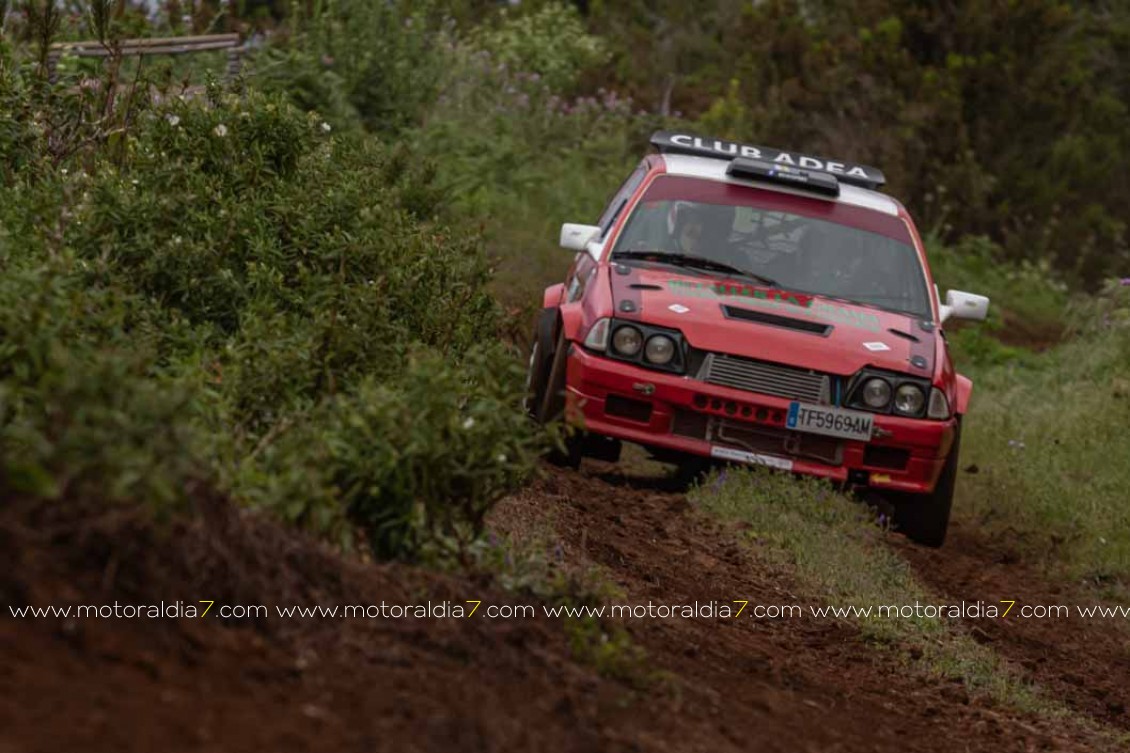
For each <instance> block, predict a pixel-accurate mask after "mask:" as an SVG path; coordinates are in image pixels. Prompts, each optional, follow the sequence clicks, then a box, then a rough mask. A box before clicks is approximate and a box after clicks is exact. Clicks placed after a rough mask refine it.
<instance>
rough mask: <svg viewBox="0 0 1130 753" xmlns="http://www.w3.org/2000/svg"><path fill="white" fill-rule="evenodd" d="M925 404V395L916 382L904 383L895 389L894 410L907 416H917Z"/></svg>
mask: <svg viewBox="0 0 1130 753" xmlns="http://www.w3.org/2000/svg"><path fill="white" fill-rule="evenodd" d="M925 404H926V395H925V394H924V393H923V392H922V390H921V389H920V388H919V387H918V385H916V384H904V385H901V386H900V387H899V388H898V389H897V390H895V410H897V411H898V412H899V413H905V414H907V415H908V416H917V415H918V414H919V413H921V412H922V406H923V405H925Z"/></svg>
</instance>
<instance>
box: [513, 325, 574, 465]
mask: <svg viewBox="0 0 1130 753" xmlns="http://www.w3.org/2000/svg"><path fill="white" fill-rule="evenodd" d="M556 330H557V311H556V310H555V309H546V310H545V311H543V312H542V314H541V317H540V318H539V319H538V327H537V332H536V334H535V336H534V344H533V346H532V347H531V352H530V366H529V374H528V377H527V380H526V381H527V390H526V392H527V398H526V410H527V412H529V414H530V415H531V416H532V417H533V419H534V420H535V421H537V422H538V423H539V424H542V425H548V424H554V423H560V422H561V420H562V419H563V418H564V416H565V367H566V364H567V362H566V357H567V355H568V343H567V341H566V340H565V335H564V333H560V332H557V331H556ZM561 431H562V443H563V445H564V446H563V447H554V448H553V449H552V450H550V451H549V454H548V455H546V459H547V460H549V462H551V463H553V464H554V465H559V466H564V467H567V468H573V469H576V468H580V467H581V447H582V439H583V438H582V436H581V434H580V432H578V431H575V430H571V429H570V428H569V427H567V426H565V425H563V424H562V425H561Z"/></svg>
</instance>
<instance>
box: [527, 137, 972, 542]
mask: <svg viewBox="0 0 1130 753" xmlns="http://www.w3.org/2000/svg"><path fill="white" fill-rule="evenodd" d="M651 143H652V145H653V146H654V147H655V148H656V152H657V153H655V154H651V155H649V156H647V157H646V158H645V159H644V160H643V161H642V162H641V163H640V164H639V166H638V167H637V168H636V170H635V171H634V172H633V173H632V174H631V175H630V176H629V177H628V179H627V180H626V181H625V182H624V184H623V186H621V187H620V189H619V191H617V192H616V194H615V196H613V197H612V200H611V201H610V202H609V204H608V206H607V208H606V209H605V210H604V213H603V215H602V216H601V217H600V220H599V221H598V222H597V224H595V225H581V224H572V223H567V224H565V225H564V226H563V227H562V230H561V245H562V246H563V247H565V248H566V249H569V250H573V251H576V252H577V253H576V258H575V260H574V262H573V265H572V267H571V268H570V269H569V273H568V276H567V278H566V280H565V282H564V283H561V284H558V285H554V286H552V287H550V288H548V289H547V290H546V291H545V299H544V308H543V310H542V313H541V316H540V318H539V321H538V325H537V330H536V333H535V337H534V344H533V348H532V352H531V356H530V371H529V401H528V408H529V410H530V412H531V413H532V414H533V416H534V417H535V418H536V419H537V420H539V421H542V422H550V421H555V420H558V419H560V418H561V417H564V420H565V421H566V423H567V424H568V425H569V426H570V427H575V430H572V431H571V432H570V433H569V439H568V440H567V442H566V448H567V457H566V460H567V461H568V462H570V463H573V464H576V463H579V461H580V457H581V455H582V454H589V455H593V456H597V457H602V458H604V459H611V460H614V459H616V458H618V456H619V449H620V442H621V441H630V442H635V443H638V444H640V445H643V446H644V447H646V448H648V449H649V450H650V451H651V452H652V454H653V455H654V456H655V457H657V458H659V459H660V460H665V461H669V462H675V463H682V464H685V465H691V466H693V465H694V464H695V463H696V461H697V462H698V463H702V462H704V461H706V459H714V460H718V461H729V462H738V463H750V464H760V465H766V466H770V467H772V468H778V469H781V470H785V471H790V472H793V473H799V474H805V475H811V476H819V477H823V478H827V479H830V480H832V481H834V482H838V483H840V484H842V485H844V486H846V487H851V488H855V489H870V490H874V491H876V492H879V493H880V494H882V496H883V497H885V498H886V499H888V500H889V501H890V502H891V504H892V505H893V507H894V512H895V521H896V525H898V527H899V528H900V529H901V530H903V531H904V532H905V533H906V534H907V535H908V536H909V537H910V538H911V539H913V540H915V541H918V542H920V543H923V544H927V545H932V546H939V545H941V543H942V542H943V540H944V539H945V534H946V528H947V526H948V522H949V514H950V506H951V502H952V499H953V492H954V482H955V478H956V472H957V459H958V446H959V442H960V436H961V419H962V416H963V415H964V413H965V411H966V408H967V406H968V404H969V396H970V392H971V391H972V382H971V381H970V380H969V379H967V378H965V377H963V376H961V375H960V374H957V373H956V372H955V371H954V367H953V363H952V361H951V359H950V356H949V352H948V349H947V345H946V339H945V333H944V331H943V325H944V323H945V322H946V321H947V320H948V319H950V318H962V319H975V320H980V319H984V318H985V315H986V313H987V310H988V304H989V302H988V299H987V298H985V297H983V296H978V295H973V294H971V293H963V292H959V291H950V292H949V293H948V294H947V295H946V297H945V302H944V303H943V302H942V301H941V300H940V298H939V293H938V290H937V287H936V286H935V285H934V283H933V280H932V278H931V275H930V270H929V266H928V265H927V261H926V254H925V251H924V248H923V244H922V241H921V239H920V238H919V235H918V231H917V230H916V229H915V226H914V222H913V221H912V220H911V218H910V215H909V214H908V213H907V211H906V209H905V208H904V207H903V206H902V205H901V204H900V203H899V202H898V201H896V200H895V199H893V198H891V197H890V196H887V195H885V194H883V193H880V192H879V191H878V190H877V189H878V188H879V187H881V186H882V185H883V183H884V177H883V174H882V173H881V172H880V171H879V170H876V169H875V168H872V167H866V166H863V165H855V164H850V163H846V162H837V161H834V160H826V159H822V158H817V157H813V156H810V155H804V154H796V153H792V152H785V151H778V150H775V149H768V148H765V147H760V146H752V145H747V144H738V143H734V142H730V141H723V140H720V139H713V138H704V137H700V136H694V135H690V134H684V133H670V132H659V133H656V134H655V135H654V136H653V137H652V140H651Z"/></svg>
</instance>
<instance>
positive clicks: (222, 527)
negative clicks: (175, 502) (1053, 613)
mask: <svg viewBox="0 0 1130 753" xmlns="http://www.w3.org/2000/svg"><path fill="white" fill-rule="evenodd" d="M89 507H90V511H83V510H80V509H76V508H75V506H73V505H70V504H67V505H59V506H55V507H48V508H44V507H42V506H34V505H21V504H11V503H8V504H7V505H6V506H5V505H0V565H3V567H0V597H3V598H0V601H23V602H27V603H50V602H52V601H67V602H103V603H105V602H108V601H109V600H111V599H115V598H120V599H122V600H123V601H124V602H128V603H153V602H154V601H155V600H156V599H157V598H160V597H166V598H167V597H169V596H170V595H172V594H178V595H181V596H184V595H187V596H188V597H189V598H192V595H194V594H201V593H209V594H210V597H214V596H217V595H218V596H219V597H220V598H224V599H226V600H228V601H230V602H231V603H256V602H258V603H272V602H280V601H283V602H295V603H307V604H310V603H360V604H365V603H370V604H371V603H377V602H379V601H381V600H384V599H388V600H389V601H390V602H393V603H395V602H404V603H411V602H419V601H422V600H423V599H425V598H432V599H452V600H457V599H465V598H468V594H474V595H475V598H482V599H485V600H493V601H494V602H496V603H506V602H511V603H513V602H515V601H521V599H516V597H515V595H514V594H513V593H511V592H505V591H502V590H500V589H499V588H498V587H497V586H496V585H494V584H492V582H491V581H490V579H489V578H483V577H481V576H478V577H476V576H468V575H460V574H438V573H435V572H433V571H428V570H425V569H421V568H415V567H410V566H407V565H395V564H394V565H372V564H366V563H362V562H359V561H357V560H351V559H348V558H342V557H340V556H339V555H337V554H335V553H333V552H332V551H329V550H327V549H325V548H324V547H321V546H320V545H317V544H316V543H314V542H311V541H310V540H309V539H307V538H305V537H304V536H302V535H301V534H299V533H298V532H296V531H294V530H293V529H291V528H289V527H286V526H281V525H278V524H276V523H273V522H271V521H269V520H266V519H263V518H261V517H259V516H255V515H247V514H244V513H241V512H238V511H235V510H234V508H231V507H230V506H229V505H225V504H224V503H222V501H216V503H215V504H214V505H211V506H206V507H207V508H208V509H205V510H204V514H203V515H202V516H200V517H199V518H194V519H191V520H188V521H181V522H177V523H175V524H174V527H173V528H172V530H170V531H167V532H165V533H157V532H155V531H154V529H152V528H151V527H150V526H149V525H148V524H147V523H145V522H144V521H133V522H130V521H129V520H127V521H126V522H125V523H123V522H122V521H121V520H116V519H115V516H117V517H121V515H120V514H118V513H110V514H107V513H106V511H105V510H104V508H102V507H101V506H98V505H90V506H89ZM496 512H497V515H496V519H495V521H494V523H493V525H494V526H495V527H496V529H497V530H499V531H500V532H507V530H508V529H509V530H510V531H514V530H517V529H521V528H522V527H523V526H526V527H531V526H532V527H537V526H538V525H540V524H547V525H548V527H549V528H550V530H551V533H552V536H553V537H554V538H553V540H552V541H551V542H550V543H551V545H552V546H553V547H554V550H555V551H557V552H558V553H559V555H560V558H561V559H562V560H563V561H564V562H567V563H569V565H570V566H571V567H584V566H585V565H587V564H596V565H599V566H600V567H601V568H602V570H603V572H604V573H605V574H606V575H607V576H608V577H609V578H610V579H611V580H612V581H614V582H615V583H616V584H617V585H618V586H619V588H620V589H622V591H623V592H624V593H625V594H626V598H627V600H629V601H631V602H634V603H638V602H646V601H647V600H649V599H651V600H652V601H653V602H655V603H663V604H676V603H689V602H692V601H695V600H698V601H700V602H701V601H705V600H717V601H719V602H727V601H729V600H731V599H736V598H737V599H747V600H749V601H750V602H751V603H763V604H788V603H804V602H805V596H804V594H803V593H796V592H794V591H793V586H791V585H790V580H789V575H788V573H787V572H784V571H778V570H776V569H774V568H772V567H766V566H765V565H764V564H762V563H760V562H759V561H757V559H756V558H755V555H754V552H753V550H752V549H750V548H749V547H747V546H746V545H745V544H743V543H742V542H740V541H739V536H738V535H737V532H735V531H734V530H733V529H731V528H729V527H726V526H723V525H722V524H720V523H717V522H716V521H714V520H712V519H710V518H708V517H707V516H705V515H703V514H701V513H699V512H698V511H697V510H695V509H694V508H693V506H692V505H691V504H690V503H689V502H688V499H687V497H686V496H685V495H684V494H681V493H678V492H676V491H673V490H671V489H670V488H666V487H665V486H664V484H663V483H662V482H659V481H657V480H656V479H626V478H625V477H624V476H623V475H618V474H616V473H615V472H614V471H613V467H612V466H604V465H600V464H587V465H586V467H585V469H584V470H583V471H582V472H580V473H573V472H563V471H559V470H556V469H547V470H546V471H545V473H544V475H543V477H542V478H541V479H540V480H538V481H537V482H535V483H534V484H532V485H531V486H530V487H528V488H526V489H525V490H523V491H522V492H520V493H518V494H516V495H514V496H512V497H510V498H508V499H507V500H505V501H504V502H503V503H502V504H501V505H500V506H499V509H498V510H497V511H496ZM964 541H965V537H964V536H963V535H961V534H960V532H959V535H958V538H957V543H958V546H957V547H956V548H955V552H956V554H957V555H960V556H957V557H956V558H955V559H954V562H957V563H965V564H964V565H962V566H963V567H965V568H966V570H965V572H968V573H969V574H970V575H969V577H973V574H974V573H975V572H976V571H977V570H978V568H979V566H980V565H982V564H983V563H985V562H991V557H988V556H987V555H985V554H983V553H981V552H979V551H978V550H976V549H975V548H973V547H972V545H968V546H967V545H965V544H964V543H963V542H964ZM558 548H559V549H558ZM915 551H916V552H917V551H919V550H915ZM946 551H947V550H942V552H940V553H937V556H938V557H941V556H943V555H944V554H945V552H946ZM907 556H908V558H910V559H911V560H912V561H913V562H914V564H915V566H916V567H919V568H924V569H931V568H933V569H935V570H938V571H939V573H941V572H946V573H949V575H947V576H945V577H946V578H952V579H953V580H954V582H953V583H949V581H944V582H942V581H939V582H938V583H937V584H936V586H935V587H938V588H939V590H940V591H944V588H945V587H946V586H947V584H948V585H949V586H950V587H952V588H954V589H960V588H963V587H964V586H962V585H960V577H959V576H960V574H959V572H958V570H957V568H958V567H959V566H958V565H957V564H954V565H949V566H946V565H944V564H943V565H937V566H936V565H935V563H933V562H932V561H931V560H930V557H931V556H934V555H932V554H930V553H919V554H916V553H915V552H910V553H908V554H907ZM963 556H965V557H967V558H965V559H963V558H962V557H963ZM944 567H949V568H950V569H949V570H944V569H943V568H944ZM989 569H990V570H991V568H989ZM939 577H941V576H939ZM1014 577H1015V576H1014V575H1013V574H1011V573H1010V574H1009V575H1008V578H1009V579H1010V580H1008V581H1006V582H1007V583H1008V584H1015V583H1016V581H1015V580H1013V578H1014ZM217 589H219V590H221V593H219V594H216V591H217ZM622 624H623V625H624V626H625V628H626V629H627V630H628V631H629V633H630V634H631V636H632V638H633V641H634V642H635V643H636V644H637V645H639V646H641V647H642V648H643V649H644V650H645V651H646V652H647V657H648V667H649V669H651V670H656V671H658V672H659V678H658V679H656V680H655V681H653V682H650V683H647V684H645V685H642V686H640V685H637V684H635V683H632V682H628V681H624V680H620V679H615V678H611V677H606V676H602V675H601V674H600V673H599V672H598V671H597V670H596V669H595V668H594V667H592V666H590V665H587V664H585V663H584V662H581V661H579V660H578V659H577V657H576V656H575V655H574V653H573V649H572V647H571V645H570V640H569V635H568V630H567V627H566V626H565V625H562V624H559V623H555V622H553V621H551V620H547V619H544V618H538V619H535V620H528V621H521V620H520V621H492V620H486V619H475V620H446V621H445V620H438V621H397V620H376V621H372V620H350V621H341V622H334V621H330V622H325V621H311V622H285V623H274V624H272V623H267V624H265V625H253V624H242V625H224V624H221V623H220V621H218V620H217V621H216V622H215V623H208V624H202V623H200V622H198V621H192V620H189V621H144V622H123V623H111V622H99V621H95V622H90V623H79V624H77V625H75V624H72V625H68V624H66V623H31V622H26V621H18V620H13V619H10V618H4V619H2V620H0V751H2V752H3V753H25V751H26V752H35V753H38V752H39V751H45V752H46V751H50V752H51V753H55V752H56V751H60V750H74V749H80V748H81V749H84V750H90V751H92V752H94V753H98V752H99V751H111V750H113V751H139V752H140V751H145V752H146V753H148V752H149V751H152V750H167V751H200V750H248V751H251V750H255V751H262V750H272V751H276V750H277V751H314V750H316V751H325V752H326V753H337V752H338V751H342V752H344V751H350V752H352V751H357V752H358V753H361V752H362V751H384V750H389V751H393V750H395V751H398V752H399V751H417V750H418V751H436V752H437V753H438V752H439V751H444V752H445V753H446V751H450V750H453V749H458V750H470V751H500V752H501V751H513V750H538V751H546V752H547V753H553V752H555V751H577V752H578V753H582V752H584V753H589V752H591V751H625V752H628V751H632V752H638V751H655V752H656V753H674V752H676V751H680V752H681V751H711V752H712V753H713V752H714V751H749V750H755V751H782V752H784V751H790V753H791V752H792V751H814V752H815V751H819V752H820V753H825V752H828V751H842V752H850V753H855V752H856V751H868V752H871V751H874V752H875V753H888V752H890V753H894V752H895V751H898V753H903V752H904V751H916V752H918V751H922V752H923V753H934V752H935V751H936V752H938V753H941V752H942V751H945V752H946V753H948V752H949V751H958V750H960V751H974V752H975V753H977V752H981V751H984V753H990V751H991V752H992V753H998V752H1000V751H1018V752H1019V751H1030V750H1054V751H1071V752H1074V751H1095V750H1104V747H1103V746H1104V745H1106V741H1105V739H1100V738H1097V737H1095V736H1093V735H1091V734H1089V733H1087V732H1086V731H1084V730H1080V729H1079V728H1078V726H1077V725H1066V724H1063V723H1061V722H1060V721H1055V720H1046V719H1041V718H1038V717H1034V716H1033V715H1029V714H1020V713H1016V712H1014V711H1011V710H1009V709H1004V708H1001V707H999V706H994V705H993V704H992V703H991V702H988V701H986V700H984V699H982V698H978V697H970V696H969V695H968V694H966V693H965V691H964V689H963V688H962V686H961V685H960V684H959V683H956V682H946V681H938V680H929V679H924V678H922V677H919V676H917V675H915V674H914V673H913V672H911V671H908V669H907V668H906V667H905V666H903V665H900V664H898V663H897V662H896V660H895V659H894V658H892V657H891V656H890V655H889V654H884V653H883V652H882V651H878V650H876V649H875V648H874V647H872V646H869V645H867V644H866V643H865V642H864V641H863V640H862V639H861V637H860V635H859V633H858V631H857V630H856V628H855V627H854V626H852V625H850V624H845V623H837V622H815V621H812V620H787V621H772V620H764V621H759V620H754V619H749V620H744V619H743V620H732V619H731V620H723V619H704V618H697V619H666V620H664V619H647V620H638V621H631V622H627V621H625V622H624V623H622ZM1051 638H1052V637H1049V638H1048V640H1049V641H1050V640H1051ZM1033 640H1035V639H1033ZM998 644H1007V645H1005V651H1002V653H1006V654H1007V652H1008V651H1012V650H1013V649H1012V648H1011V647H1012V646H1014V645H1017V646H1022V645H1025V644H1023V642H1021V641H1016V642H1012V641H1006V640H1005V639H1004V638H1001V639H999V640H998ZM1107 649H1109V650H1107ZM1107 649H1104V651H1105V652H1106V653H1103V652H1100V653H1099V654H1098V655H1097V659H1098V660H1103V658H1104V657H1105V658H1106V660H1110V661H1113V652H1114V649H1115V646H1114V644H1113V643H1110V644H1109V645H1108V646H1107ZM1016 650H1017V651H1019V649H1016ZM1041 650H1045V649H1041ZM1073 650H1074V651H1076V652H1077V653H1083V654H1085V653H1086V651H1087V644H1086V643H1080V644H1079V646H1078V647H1077V648H1076V649H1073ZM1077 653H1076V654H1073V653H1068V654H1066V655H1058V654H1052V655H1051V656H1050V658H1049V659H1047V660H1046V661H1045V663H1044V664H1045V666H1046V668H1045V669H1043V670H1040V668H1039V667H1037V670H1036V671H1034V673H1035V674H1036V675H1037V676H1038V677H1041V678H1042V677H1044V676H1045V675H1046V676H1047V677H1048V678H1054V676H1055V675H1056V674H1057V673H1067V672H1068V671H1069V670H1071V669H1072V667H1071V666H1069V664H1071V663H1072V662H1076V663H1077V658H1078V657H1077ZM1039 671H1043V672H1045V675H1040V674H1039ZM1112 678H1113V675H1112ZM1083 680H1084V683H1083V685H1084V687H1085V688H1086V689H1087V690H1086V692H1081V694H1080V695H1079V699H1080V700H1079V702H1078V703H1077V704H1075V705H1074V706H1073V707H1075V708H1078V709H1080V710H1081V712H1082V711H1085V712H1086V713H1088V714H1091V715H1093V716H1095V718H1099V719H1104V720H1108V721H1110V720H1111V717H1110V716H1109V715H1108V716H1105V717H1104V716H1101V715H1099V714H1098V713H1097V712H1096V713H1093V714H1092V712H1095V710H1096V709H1099V708H1100V707H1099V706H1095V705H1088V703H1084V701H1087V699H1092V700H1091V701H1088V702H1089V703H1092V704H1094V703H1098V702H1099V700H1101V699H1099V696H1097V695H1095V694H1094V693H1092V692H1091V691H1092V690H1094V689H1095V688H1096V687H1098V686H1096V685H1095V684H1094V683H1092V682H1090V681H1089V680H1088V678H1087V677H1084V678H1083ZM1111 683H1112V684H1113V683H1114V681H1113V679H1112V681H1111ZM1049 687H1051V688H1052V689H1053V690H1057V691H1058V686H1056V685H1054V684H1052V683H1051V682H1049ZM1099 690H1103V688H1101V687H1099ZM1106 690H1107V692H1108V697H1109V698H1114V697H1115V691H1114V689H1113V688H1107V689H1106ZM1120 697H1121V696H1119V698H1120ZM1116 702H1117V701H1116ZM60 719H65V720H67V721H66V723H63V724H60V723H59V720H60ZM1105 749H1110V747H1109V745H1108V746H1107V747H1106V748H1105Z"/></svg>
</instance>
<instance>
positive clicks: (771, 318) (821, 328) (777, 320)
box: [722, 306, 832, 337]
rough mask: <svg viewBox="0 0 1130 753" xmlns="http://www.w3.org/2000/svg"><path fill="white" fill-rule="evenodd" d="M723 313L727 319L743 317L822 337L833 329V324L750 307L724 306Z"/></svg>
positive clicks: (751, 320)
mask: <svg viewBox="0 0 1130 753" xmlns="http://www.w3.org/2000/svg"><path fill="white" fill-rule="evenodd" d="M722 313H723V314H725V315H726V318H727V319H741V320H743V321H747V322H754V323H756V324H765V325H768V326H770V327H783V328H784V329H792V330H796V331H798V332H809V333H811V334H813V335H820V336H821V337H827V336H828V335H829V334H830V333H831V331H832V325H831V324H820V323H819V322H810V321H807V320H805V319H793V318H791V317H788V316H778V315H777V314H767V313H765V312H764V311H752V310H750V309H743V308H738V307H737V306H723V307H722Z"/></svg>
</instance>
